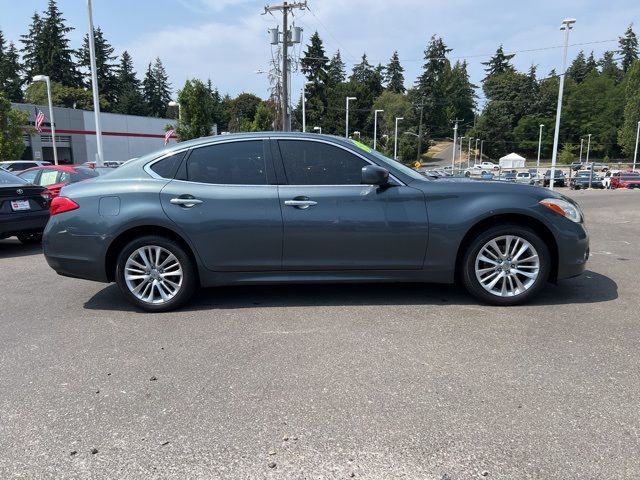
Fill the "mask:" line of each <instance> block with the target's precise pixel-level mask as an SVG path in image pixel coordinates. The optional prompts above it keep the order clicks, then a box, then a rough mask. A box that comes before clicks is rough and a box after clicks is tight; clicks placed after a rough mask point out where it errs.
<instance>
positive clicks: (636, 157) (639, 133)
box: [633, 122, 640, 172]
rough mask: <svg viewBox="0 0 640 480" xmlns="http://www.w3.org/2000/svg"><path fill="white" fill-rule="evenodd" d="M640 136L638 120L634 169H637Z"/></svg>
mask: <svg viewBox="0 0 640 480" xmlns="http://www.w3.org/2000/svg"><path fill="white" fill-rule="evenodd" d="M639 138H640V122H638V129H637V130H636V149H635V151H634V152H633V171H634V172H635V171H636V160H637V159H638V139H639Z"/></svg>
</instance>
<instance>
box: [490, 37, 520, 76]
mask: <svg viewBox="0 0 640 480" xmlns="http://www.w3.org/2000/svg"><path fill="white" fill-rule="evenodd" d="M513 57H515V53H512V54H509V55H507V54H506V53H504V50H503V48H502V45H500V46H499V47H498V49H497V50H496V53H495V55H494V56H493V57H491V58H490V59H489V61H487V62H482V65H485V66H486V67H487V68H485V69H484V71H485V72H487V76H486V77H485V79H486V78H489V77H491V76H493V75H499V74H501V73H507V72H515V68H514V67H513V65H511V59H512V58H513Z"/></svg>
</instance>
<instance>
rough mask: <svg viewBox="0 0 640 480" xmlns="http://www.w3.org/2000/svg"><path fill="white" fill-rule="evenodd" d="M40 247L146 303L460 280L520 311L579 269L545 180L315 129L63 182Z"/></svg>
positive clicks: (579, 242)
mask: <svg viewBox="0 0 640 480" xmlns="http://www.w3.org/2000/svg"><path fill="white" fill-rule="evenodd" d="M43 245H44V253H45V256H46V259H47V262H48V263H49V265H50V266H51V267H52V268H53V269H54V270H56V271H57V272H58V273H59V274H61V275H66V276H71V277H78V278H84V279H89V280H95V281H101V282H113V281H115V282H116V283H117V284H118V286H119V287H120V289H121V291H122V293H123V294H124V296H125V297H126V298H127V299H128V300H130V301H131V302H132V303H133V304H134V305H136V306H138V307H139V308H141V309H144V310H148V311H156V312H157V311H166V310H170V309H173V308H176V307H178V306H179V305H182V304H184V303H185V302H186V301H187V300H188V299H189V297H190V296H191V295H192V294H193V292H194V291H195V290H196V289H197V288H198V287H199V286H216V285H228V284H272V283H318V282H439V283H451V282H454V281H455V280H459V281H460V282H461V283H462V284H464V285H465V286H466V288H467V289H468V290H469V292H470V293H471V294H473V295H474V296H475V297H477V298H478V299H479V300H480V301H482V302H486V303H492V304H497V305H513V304H518V303H521V302H524V301H527V300H529V299H530V298H531V297H533V296H534V295H535V294H536V293H538V292H539V291H540V289H541V288H542V287H543V285H544V284H545V283H546V282H547V281H551V282H556V281H557V280H559V279H563V278H567V277H571V276H575V275H579V274H580V273H582V272H583V270H584V269H585V263H586V261H587V258H588V255H589V240H588V236H587V233H586V231H585V228H584V225H583V217H582V212H581V211H580V208H579V207H578V205H577V204H576V203H574V202H573V201H572V200H570V199H569V198H566V197H564V196H562V195H560V194H558V193H555V192H551V191H548V190H545V189H542V188H539V187H533V186H525V185H517V184H513V183H508V182H504V183H503V182H491V181H481V180H473V179H466V178H446V177H444V178H432V177H425V176H424V175H422V174H420V173H418V172H415V171H414V170H411V169H410V168H407V167H405V166H403V165H402V164H400V163H398V162H396V161H394V160H391V159H389V158H387V157H385V156H383V155H382V154H380V153H378V152H377V151H375V150H371V149H370V148H368V147H366V146H365V145H363V144H361V143H358V142H355V141H352V140H348V139H343V138H338V137H332V136H327V135H317V134H296V133H256V134H238V135H225V136H218V137H212V138H204V139H198V140H194V141H190V142H184V143H179V144H177V145H176V146H174V147H172V148H169V149H166V150H163V151H160V152H156V153H153V154H150V155H147V156H144V157H141V158H138V159H136V160H132V161H130V162H128V163H127V164H126V165H123V166H121V167H119V168H118V169H116V170H114V171H113V172H111V173H109V174H108V175H106V176H104V177H99V178H96V179H95V180H94V181H92V182H85V183H78V184H75V185H70V186H67V187H65V188H64V189H63V191H62V193H61V196H60V197H58V198H56V199H55V200H54V201H53V203H52V206H51V219H50V221H49V223H48V225H47V228H46V230H45V234H44V241H43Z"/></svg>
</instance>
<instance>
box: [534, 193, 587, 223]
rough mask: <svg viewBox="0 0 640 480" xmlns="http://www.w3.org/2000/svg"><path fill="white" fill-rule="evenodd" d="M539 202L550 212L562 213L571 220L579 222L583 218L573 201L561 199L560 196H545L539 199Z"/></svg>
mask: <svg viewBox="0 0 640 480" xmlns="http://www.w3.org/2000/svg"><path fill="white" fill-rule="evenodd" d="M539 203H540V205H542V206H543V207H547V208H548V209H549V210H551V211H552V212H554V213H557V214H558V215H562V216H563V217H566V218H568V219H569V220H571V221H573V222H576V223H581V222H582V220H583V217H582V212H581V211H580V209H579V208H578V207H577V206H576V205H574V204H573V203H571V202H567V201H566V200H562V199H561V198H545V199H544V200H540V202H539Z"/></svg>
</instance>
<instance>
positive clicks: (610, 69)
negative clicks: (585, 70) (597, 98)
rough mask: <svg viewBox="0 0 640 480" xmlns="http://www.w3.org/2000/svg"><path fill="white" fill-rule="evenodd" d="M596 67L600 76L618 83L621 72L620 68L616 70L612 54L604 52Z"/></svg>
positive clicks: (616, 66)
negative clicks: (598, 68)
mask: <svg viewBox="0 0 640 480" xmlns="http://www.w3.org/2000/svg"><path fill="white" fill-rule="evenodd" d="M598 66H599V67H600V72H601V73H602V75H605V76H607V77H609V78H611V79H613V80H615V81H616V82H618V81H620V79H621V78H622V72H621V71H620V68H618V64H617V63H616V60H615V57H614V53H613V52H604V53H603V54H602V58H601V59H600V61H599V62H598Z"/></svg>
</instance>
